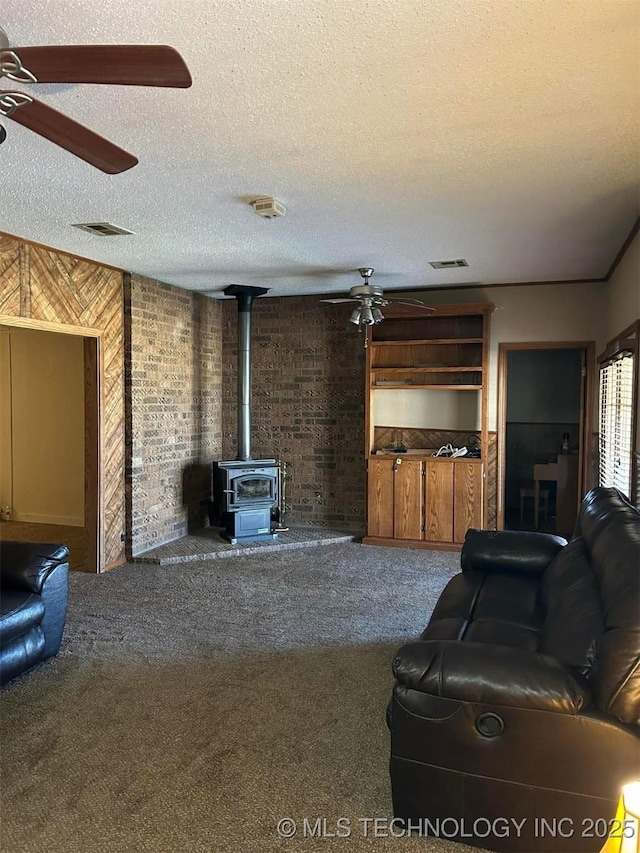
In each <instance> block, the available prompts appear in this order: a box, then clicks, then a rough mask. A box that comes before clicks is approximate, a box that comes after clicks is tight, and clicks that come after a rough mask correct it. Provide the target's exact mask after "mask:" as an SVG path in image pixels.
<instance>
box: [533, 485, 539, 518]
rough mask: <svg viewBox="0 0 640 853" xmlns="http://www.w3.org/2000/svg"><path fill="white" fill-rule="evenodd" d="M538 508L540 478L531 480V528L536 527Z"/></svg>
mask: <svg viewBox="0 0 640 853" xmlns="http://www.w3.org/2000/svg"><path fill="white" fill-rule="evenodd" d="M539 509H540V480H534V481H533V529H534V530H537V529H538V520H539V518H538V514H539Z"/></svg>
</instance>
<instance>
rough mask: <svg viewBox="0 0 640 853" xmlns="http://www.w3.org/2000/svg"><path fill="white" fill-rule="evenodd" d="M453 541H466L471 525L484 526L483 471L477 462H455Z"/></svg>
mask: <svg viewBox="0 0 640 853" xmlns="http://www.w3.org/2000/svg"><path fill="white" fill-rule="evenodd" d="M453 467H454V497H453V506H454V514H453V541H454V542H464V537H465V534H466V532H467V530H468V529H469V528H470V527H476V528H481V527H482V471H483V466H482V465H479V464H478V463H476V462H458V461H457V460H456V461H455V462H454V463H453Z"/></svg>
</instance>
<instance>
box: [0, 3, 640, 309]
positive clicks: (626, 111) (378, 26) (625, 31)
mask: <svg viewBox="0 0 640 853" xmlns="http://www.w3.org/2000/svg"><path fill="white" fill-rule="evenodd" d="M639 17H640V5H639V3H638V2H637V0H633V2H627V1H626V0H493V2H484V0H429V2H425V0H186V2H185V0H136V2H132V0H104V2H102V3H88V2H86V0H2V17H1V19H0V26H3V27H4V28H5V30H6V31H7V34H8V36H9V39H10V42H11V44H12V45H14V46H15V45H22V46H26V45H38V44H90V43H94V44H107V43H123V44H135V43H140V44H170V45H172V46H174V47H175V48H177V49H178V50H179V51H180V53H181V54H182V56H183V57H184V59H185V61H186V63H187V65H188V66H189V69H190V70H191V73H192V76H193V80H194V82H193V86H192V88H190V89H152V88H142V87H139V88H136V87H129V86H127V87H122V86H120V87H118V86H97V85H88V84H84V85H65V86H62V85H53V84H51V85H44V84H43V85H39V86H36V87H34V89H35V91H34V94H35V95H36V97H38V98H40V99H41V100H43V101H46V103H48V104H49V105H50V106H52V107H54V108H55V109H57V110H59V111H62V112H64V113H67V114H68V115H70V116H71V117H73V118H74V119H76V120H77V121H79V122H81V123H83V124H86V125H88V126H89V127H91V128H92V129H93V130H95V131H97V132H98V133H101V134H102V135H104V136H106V137H107V138H109V139H110V140H112V141H113V142H115V143H116V144H118V145H120V146H121V147H123V148H125V149H127V150H128V151H131V152H132V153H133V154H135V155H136V156H137V157H138V158H139V161H140V162H139V165H137V166H135V167H134V168H133V169H131V170H130V171H128V172H125V173H123V174H121V175H114V176H110V175H105V174H103V173H101V172H99V171H97V170H96V169H94V168H93V167H91V166H89V165H87V164H86V163H84V162H83V161H81V160H78V159H76V158H75V157H73V156H72V155H70V154H68V153H67V152H66V151H63V150H62V149H59V148H57V147H56V146H54V145H53V144H51V143H50V142H48V141H46V140H44V139H42V138H41V137H39V136H37V135H35V134H34V133H32V132H30V131H28V130H26V129H25V128H23V127H21V126H20V125H18V124H16V123H14V122H12V121H11V120H10V119H7V120H3V124H4V125H5V127H6V130H7V134H8V135H7V139H6V141H5V143H4V144H3V145H2V146H1V147H0V168H1V170H2V182H1V184H0V230H3V231H6V232H8V233H11V234H15V235H17V236H20V237H24V238H26V239H29V240H34V241H36V242H40V243H44V244H46V245H49V246H53V247H55V248H57V249H61V250H64V251H67V252H71V253H74V254H78V255H81V256H83V257H87V258H92V259H95V260H96V261H100V262H102V263H107V264H112V265H115V266H117V267H121V268H123V269H125V270H130V271H133V272H137V273H141V274H144V275H148V276H151V277H153V278H156V279H159V280H161V281H164V282H168V283H171V284H176V285H179V286H181V287H186V288H190V289H195V290H212V291H220V290H221V289H222V288H224V287H225V286H227V285H228V284H230V283H239V284H255V285H262V286H265V287H270V288H272V291H271V295H276V296H280V295H281V296H288V295H294V294H305V293H308V294H317V293H330V292H344V290H345V289H347V288H348V287H349V286H350V285H352V284H357V283H359V281H360V279H359V276H358V274H357V272H355V273H354V272H353V270H355V269H356V268H357V267H359V266H363V265H366V266H373V267H375V268H376V275H375V276H374V279H373V280H374V282H375V283H377V284H381V285H383V286H384V287H385V288H389V289H403V290H405V289H408V288H419V289H426V288H428V287H431V286H442V285H450V284H451V285H454V284H461V283H465V282H485V283H494V282H518V281H546V280H558V279H574V280H582V279H586V278H598V277H602V276H604V275H605V274H606V273H607V270H608V268H609V266H610V265H611V263H612V261H613V259H614V258H615V256H616V254H617V252H618V251H619V249H620V247H621V245H622V243H623V242H624V240H625V237H626V236H627V234H628V233H629V231H630V230H631V227H632V225H633V222H634V219H635V218H636V216H637V215H638V171H639V167H638V147H639V115H640V109H639V101H638V94H639V82H640V81H639V74H638V71H639V69H638V38H639ZM4 88H7V86H6V85H5V86H4ZM8 88H13V89H15V88H24V87H20V86H18V85H16V84H13V83H12V84H10V86H9V87H8ZM262 195H272V196H275V197H276V198H277V199H279V200H280V201H281V202H283V203H284V204H285V205H286V207H287V214H286V217H284V218H282V219H275V220H263V219H261V218H259V217H258V216H257V215H256V214H255V213H254V212H253V210H252V208H251V206H250V204H249V202H250V201H251V200H253V199H254V198H256V197H258V196H262ZM97 221H109V222H112V223H114V224H116V225H119V226H122V227H124V228H127V229H129V230H131V231H134V232H135V235H134V236H126V237H109V238H105V237H98V236H95V235H91V234H86V233H82V232H80V231H78V230H77V229H74V228H72V227H71V224H72V223H77V222H97ZM451 258H466V259H467V260H468V262H469V267H468V269H455V270H446V271H436V270H433V269H432V268H431V267H430V266H429V265H428V261H430V260H443V259H451Z"/></svg>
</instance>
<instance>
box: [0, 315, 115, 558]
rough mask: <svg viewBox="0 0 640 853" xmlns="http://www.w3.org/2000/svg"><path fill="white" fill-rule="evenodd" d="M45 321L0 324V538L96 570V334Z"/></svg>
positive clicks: (97, 434) (98, 538)
mask: <svg viewBox="0 0 640 853" xmlns="http://www.w3.org/2000/svg"><path fill="white" fill-rule="evenodd" d="M43 325H44V324H38V323H37V322H35V323H33V322H31V323H30V322H27V321H21V322H19V323H16V324H15V325H14V324H2V325H0V448H1V450H0V469H1V470H0V510H1V513H2V521H1V522H0V537H1V538H2V539H5V540H16V539H17V540H25V541H33V542H61V543H64V544H65V545H67V546H68V547H69V552H70V553H69V562H70V567H71V568H72V569H75V570H80V571H87V572H98V571H99V566H100V561H99V560H100V548H99V544H100V531H99V526H98V519H99V513H98V509H97V507H98V502H99V468H98V459H99V435H100V430H99V421H98V418H99V399H98V396H99V395H98V388H99V381H98V379H99V371H98V365H99V337H96V336H95V333H94V334H93V335H91V336H85V335H83V334H81V333H82V332H83V331H85V330H81V329H75V328H74V331H73V332H72V333H68V332H67V328H68V327H62V329H64V331H62V329H61V330H59V329H58V328H57V327H56V328H52V326H53V324H46V328H43Z"/></svg>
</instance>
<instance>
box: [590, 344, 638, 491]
mask: <svg viewBox="0 0 640 853" xmlns="http://www.w3.org/2000/svg"><path fill="white" fill-rule="evenodd" d="M632 412H633V355H632V354H631V353H628V352H625V353H622V354H621V355H620V356H619V357H618V358H616V359H615V360H613V361H609V362H607V363H606V364H604V365H603V366H602V367H601V369H600V462H599V476H598V480H599V484H600V485H601V486H614V487H615V488H617V489H620V491H621V492H623V493H624V494H625V495H627V496H630V495H631V471H632V464H631V460H632V452H633V437H632V435H631V426H632V420H633V419H632Z"/></svg>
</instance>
